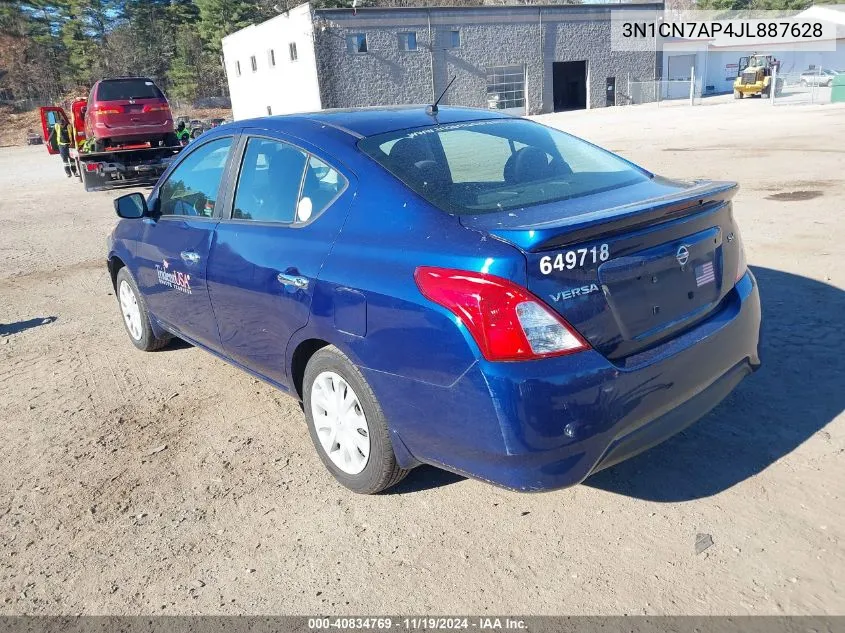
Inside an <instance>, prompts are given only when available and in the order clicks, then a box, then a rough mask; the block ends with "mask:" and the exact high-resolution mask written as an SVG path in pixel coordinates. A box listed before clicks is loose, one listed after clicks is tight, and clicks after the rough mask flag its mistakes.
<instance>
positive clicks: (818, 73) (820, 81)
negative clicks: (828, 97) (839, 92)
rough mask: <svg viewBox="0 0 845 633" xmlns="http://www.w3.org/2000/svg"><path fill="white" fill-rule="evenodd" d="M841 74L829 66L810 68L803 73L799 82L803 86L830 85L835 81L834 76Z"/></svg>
mask: <svg viewBox="0 0 845 633" xmlns="http://www.w3.org/2000/svg"><path fill="white" fill-rule="evenodd" d="M838 74H839V71H836V70H829V69H827V68H822V69H819V68H808V69H807V70H805V71H804V72H803V73H801V79H800V80H799V83H800V84H801V85H802V86H829V85H830V84H831V83H832V82H833V78H834V77H836V75H838Z"/></svg>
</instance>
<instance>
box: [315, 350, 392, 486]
mask: <svg viewBox="0 0 845 633" xmlns="http://www.w3.org/2000/svg"><path fill="white" fill-rule="evenodd" d="M303 396H304V398H303V400H304V408H305V417H306V419H307V420H308V431H309V433H310V435H311V440H312V442H313V443H314V446H315V448H316V449H317V453H318V454H319V456H320V459H321V460H322V462H323V464H324V465H325V467H326V468H327V469H328V471H329V472H330V473H331V474H332V475H333V476H334V478H335V479H337V480H338V481H339V482H340V483H341V484H343V485H344V486H346V487H347V488H349V489H350V490H352V491H353V492H357V493H360V494H375V493H377V492H381V491H382V490H386V489H387V488H390V487H391V486H394V485H396V484H397V483H399V482H400V481H401V480H402V479H404V478H405V475H407V474H408V471H406V470H404V469H402V468H400V467H399V465H398V464H397V463H396V456H395V455H394V453H393V446H392V444H391V443H390V435H389V433H388V430H387V421H386V420H385V418H384V413H382V410H381V406H379V403H378V400H377V399H376V396H375V394H374V393H373V391H372V389H371V388H370V386H369V385H368V384H367V381H366V380H365V378H364V375H363V374H362V373H361V372H360V370H359V369H358V368H357V367H356V366H355V365H353V364H352V362H351V361H350V360H349V359H348V358H347V357H346V356H345V355H344V354H343V353H342V352H341V351H340V350H339V349H337V348H336V347H334V346H333V345H330V346H328V347H324V348H323V349H321V350H319V351H318V352H317V353H316V354H314V356H312V357H311V360H309V361H308V365H307V367H306V368H305V378H304V380H303Z"/></svg>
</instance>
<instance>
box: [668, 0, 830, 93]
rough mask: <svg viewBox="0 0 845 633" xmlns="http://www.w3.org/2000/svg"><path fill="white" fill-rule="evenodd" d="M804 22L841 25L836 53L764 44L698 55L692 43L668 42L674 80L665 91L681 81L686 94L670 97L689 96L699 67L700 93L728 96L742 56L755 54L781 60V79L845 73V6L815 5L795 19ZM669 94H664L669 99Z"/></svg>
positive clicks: (670, 76) (712, 49)
mask: <svg viewBox="0 0 845 633" xmlns="http://www.w3.org/2000/svg"><path fill="white" fill-rule="evenodd" d="M795 18H796V19H800V20H802V21H804V20H807V21H813V20H821V21H825V22H830V23H833V24H836V25H837V40H836V50H834V51H823V52H822V51H813V50H808V49H809V48H812V46H811V45H801V44H761V45H760V46H759V47H758V48H757V49H755V50H751V49H748V48H744V47H736V46H714V45H713V44H706V45H702V47H701V49H700V50H698V51H695V52H691V51H690V50H689V43H688V42H678V41H674V42H673V41H666V42H665V43H664V44H663V75H662V76H663V78H664V79H668V80H670V81H669V83H668V85H667V87H666V88H665V90H671V89H672V84H671V82H672V81H673V80H674V81H676V82H678V83H677V84H676V85H677V87H678V90H681V91H682V92H684V93H685V94H680V95H669V96H670V97H678V96H680V97H683V96H685V95H686V94H688V93H689V84H686V85H684V84H683V83H682V82H684V81H686V82H688V81H689V79H690V70H691V69H692V68H693V67H694V68H695V76H696V92H698V91H700V92H701V94H704V95H707V94H719V93H727V92H731V91H732V90H733V82H734V79H736V74H737V64H738V62H739V58H740V57H745V56H748V55H752V54H754V53H758V52H759V53H765V54H767V55H774V57H775V58H776V59H778V60H779V61H780V69H779V73H780V75H781V76H790V75H792V76H796V75H798V74H800V73H801V72H803V71H804V70H806V69H808V68H814V67H815V68H830V69H832V70H845V5H815V6H813V7H810V8H809V9H807V10H806V11H803V12H801V13H799V14H798V15H797V16H795ZM666 96H667V95H665V94H664V95H663V97H664V98H665V97H666Z"/></svg>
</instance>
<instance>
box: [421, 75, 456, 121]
mask: <svg viewBox="0 0 845 633" xmlns="http://www.w3.org/2000/svg"><path fill="white" fill-rule="evenodd" d="M457 77H458V76H457V75H452V81H450V82H449V85H448V86H446V87H445V88H444V89H443V92H441V93H440V96H439V97H437V101H435V102H434V103H432V104H431V105H430V106H427V107H426V109H425V111H426V114H432V115H433V114H437V104H438V103H440V100H441V99H442V98H443V96H444V95H445V94H446V91H447V90H449V88H451V87H452V84H453V83H455V79H457Z"/></svg>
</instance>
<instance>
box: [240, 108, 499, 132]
mask: <svg viewBox="0 0 845 633" xmlns="http://www.w3.org/2000/svg"><path fill="white" fill-rule="evenodd" d="M426 108H427V106H425V105H412V106H389V107H372V108H350V109H343V110H321V111H319V112H305V113H302V114H286V115H278V116H269V117H261V118H258V119H252V120H249V121H240V122H239V123H240V124H241V125H244V126H249V125H258V126H260V127H263V128H265V129H274V128H275V129H280V130H281V129H285V128H288V126H289V125H291V124H295V123H296V121H310V122H314V123H320V124H323V125H328V126H330V127H333V128H335V129H338V130H341V131H343V132H346V133H348V134H351V135H353V136H357V137H359V138H360V137H366V136H375V135H377V134H385V133H387V132H395V131H396V130H404V129H408V128H417V127H426V126H429V125H435V124H440V125H443V124H449V123H463V122H466V121H480V120H484V119H506V118H510V116H509V115H507V114H504V113H502V112H496V111H495V110H486V109H481V108H460V107H450V106H442V107H440V108H439V110H438V112H437V114H436V115H431V114H428V113H427V112H426Z"/></svg>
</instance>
